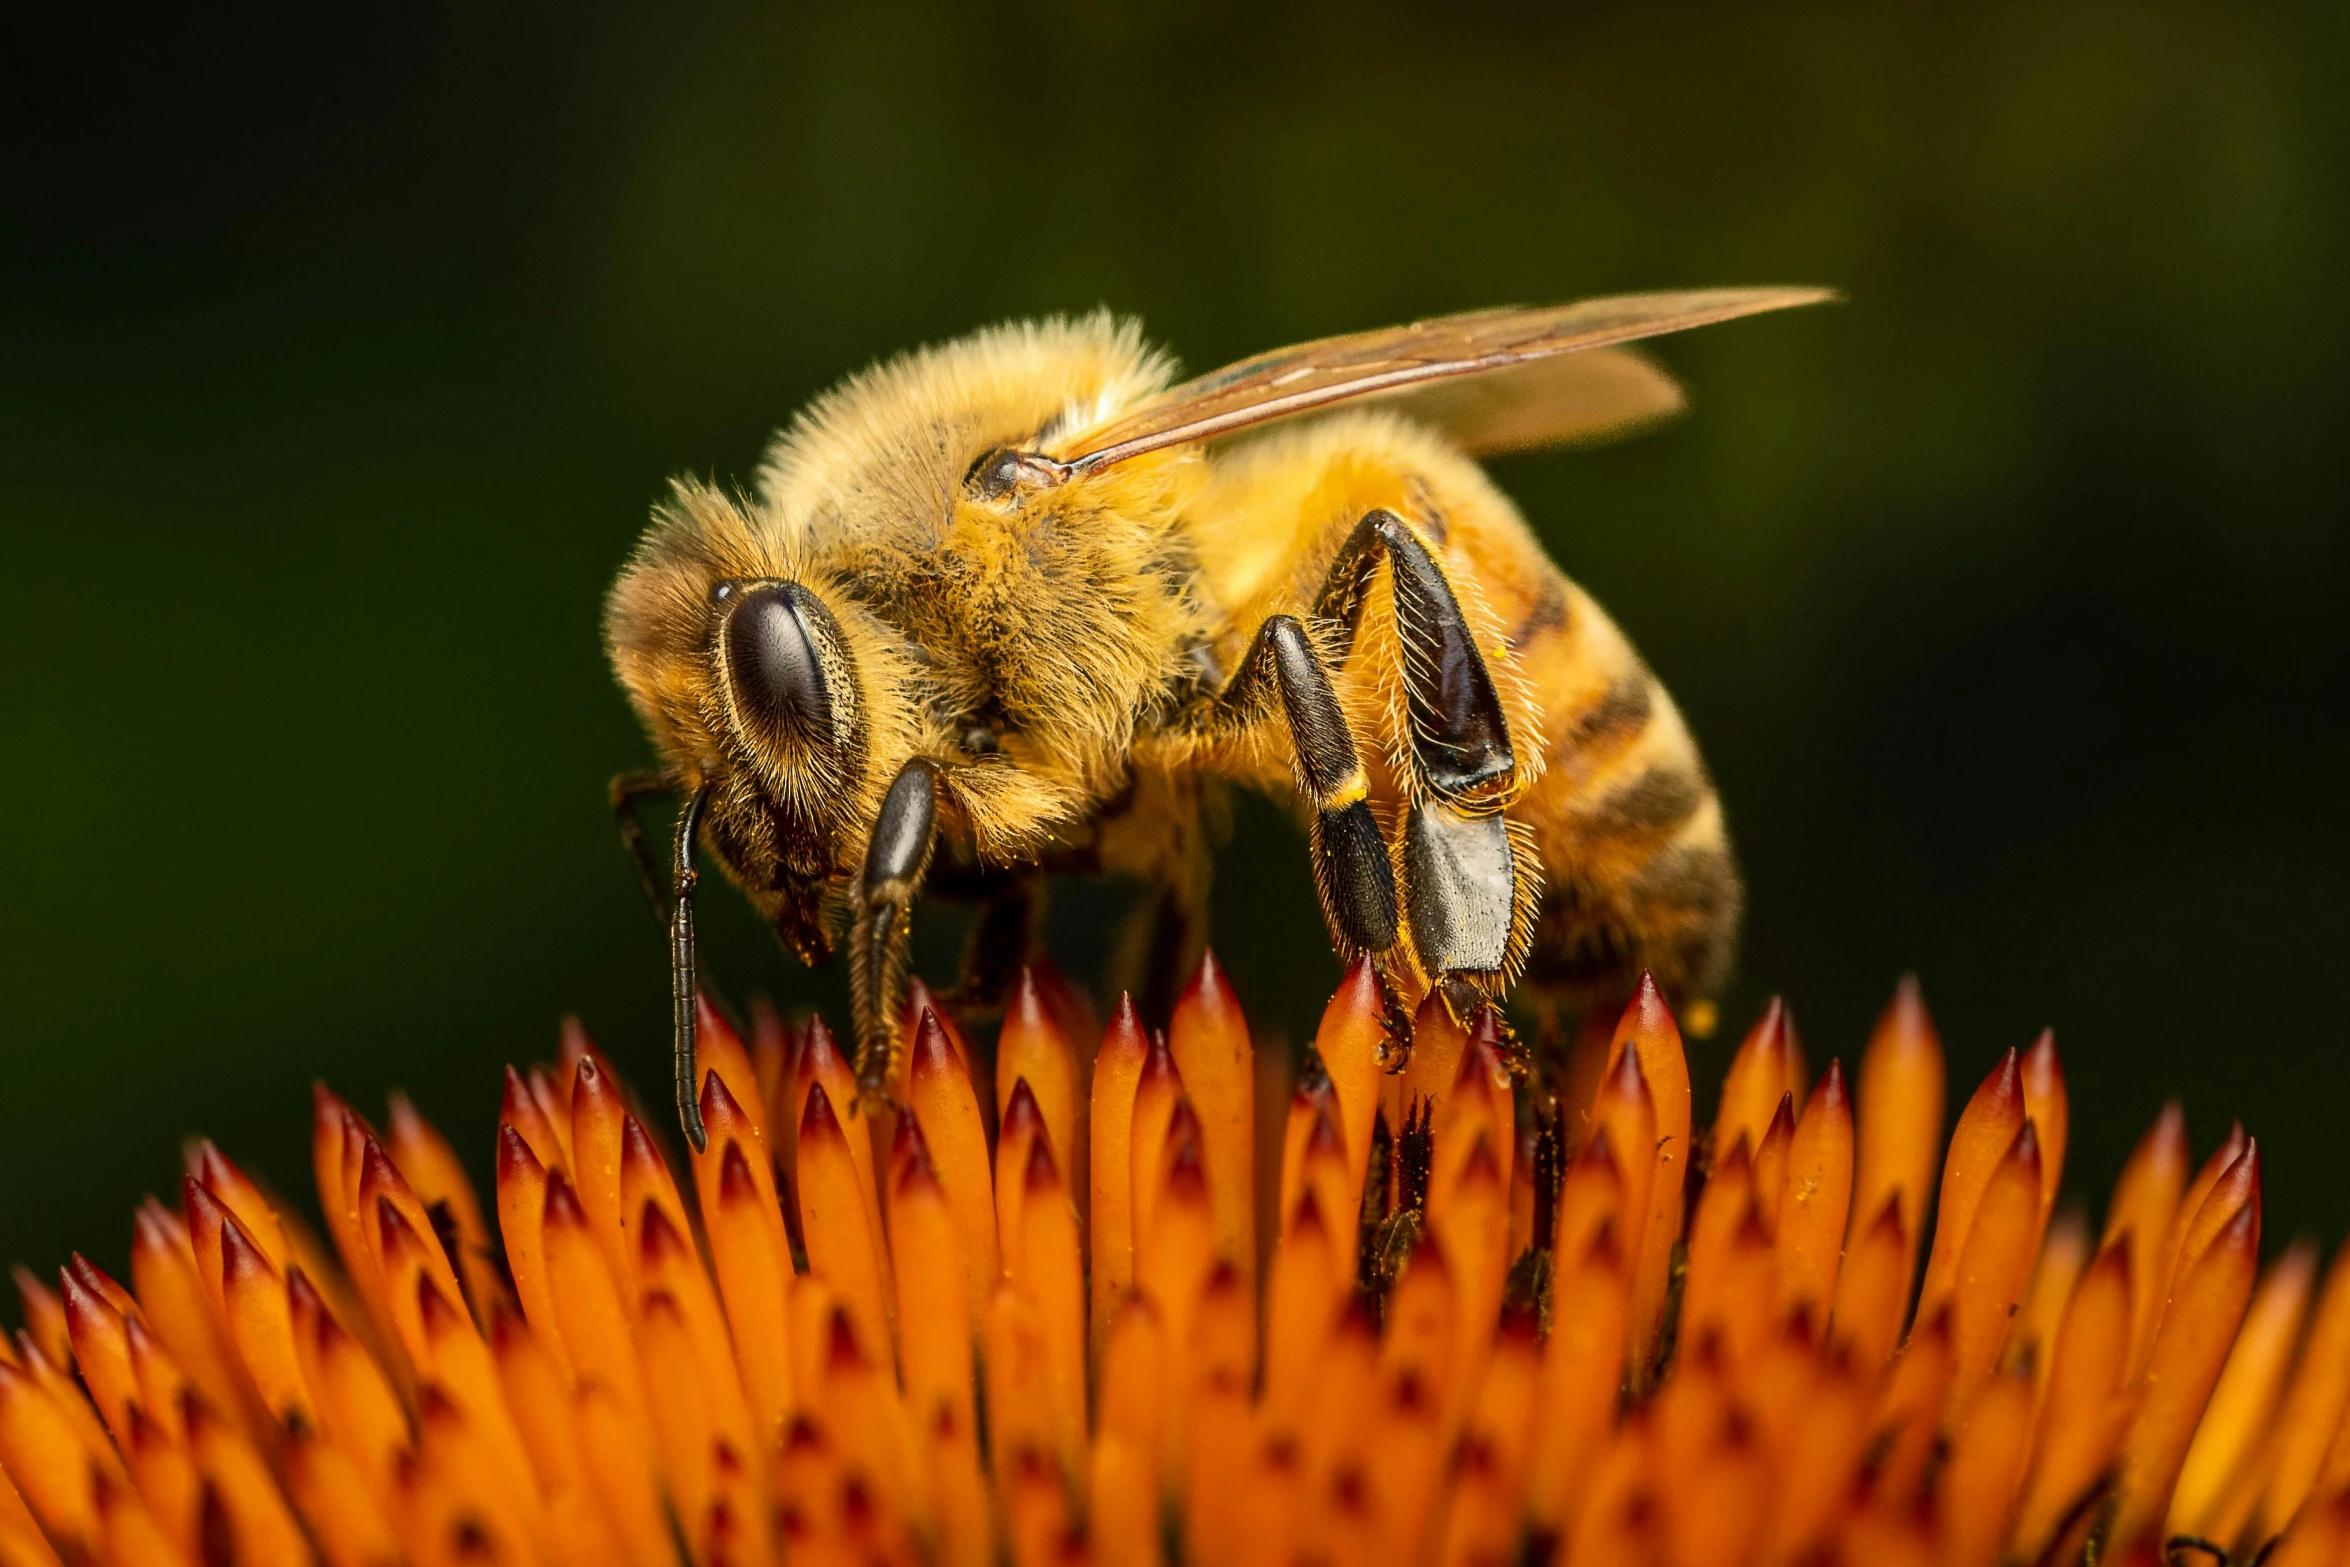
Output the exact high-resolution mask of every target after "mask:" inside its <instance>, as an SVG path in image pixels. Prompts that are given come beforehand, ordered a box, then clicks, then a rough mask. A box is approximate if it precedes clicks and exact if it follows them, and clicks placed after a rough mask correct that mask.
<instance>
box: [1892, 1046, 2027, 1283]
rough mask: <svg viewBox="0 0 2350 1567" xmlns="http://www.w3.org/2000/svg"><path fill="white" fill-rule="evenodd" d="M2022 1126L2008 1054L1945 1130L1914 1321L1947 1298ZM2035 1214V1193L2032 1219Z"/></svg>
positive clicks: (2020, 1095)
mask: <svg viewBox="0 0 2350 1567" xmlns="http://www.w3.org/2000/svg"><path fill="white" fill-rule="evenodd" d="M2023 1126H2024V1083H2023V1072H2022V1069H2021V1066H2020V1058H2019V1057H2018V1056H2017V1055H2016V1053H2015V1052H2014V1051H2012V1050H2010V1051H2009V1052H2008V1053H2007V1054H2006V1055H2004V1056H2002V1057H2000V1060H1999V1064H1998V1065H1997V1066H1995V1067H1993V1068H1992V1069H1991V1075H1990V1076H1988V1077H1986V1078H1984V1079H1983V1082H1982V1086H1981V1087H1979V1088H1977V1089H1976V1090H1975V1093H1974V1097H1973V1098H1971V1099H1969V1100H1968V1101H1967V1103H1966V1108H1965V1109H1963V1110H1961V1111H1960V1112H1959V1113H1958V1125H1957V1126H1955V1127H1953V1128H1952V1129H1951V1132H1950V1151H1949V1155H1948V1157H1947V1158H1946V1159H1944V1161H1943V1164H1942V1200H1941V1204H1940V1206H1939V1208H1938V1209H1937V1210H1936V1212H1935V1216H1934V1251H1933V1255H1932V1256H1930V1257H1928V1258H1927V1259H1926V1282H1925V1284H1924V1286H1923V1288H1922V1289H1920V1291H1919V1293H1918V1315H1919V1317H1921V1318H1923V1317H1925V1316H1927V1315H1929V1314H1931V1313H1932V1312H1933V1311H1934V1310H1935V1309H1936V1308H1938V1307H1939V1306H1940V1305H1941V1304H1942V1303H1943V1302H1944V1301H1946V1300H1948V1299H1949V1298H1950V1293H1951V1289H1952V1286H1953V1285H1955V1284H1956V1282H1957V1280H1958V1270H1959V1262H1960V1260H1961V1258H1962V1257H1963V1256H1964V1255H1965V1252H1966V1245H1967V1238H1968V1236H1969V1235H1970V1234H1971V1233H1972V1232H1973V1229H1974V1224H1975V1210H1976V1209H1977V1208H1978V1207H1980V1206H1981V1205H1982V1201H1983V1194H1984V1193H1985V1192H1987V1191H1988V1190H1990V1187H1991V1178H1992V1176H1993V1175H1994V1174H1995V1173H1996V1172H1997V1171H1998V1169H1999V1167H2000V1163H2001V1161H2002V1160H2004V1159H2005V1158H2006V1157H2007V1154H2008V1150H2009V1148H2011V1147H2012V1146H2013V1145H2014V1143H2015V1139H2016V1134H2017V1133H2018V1132H2020V1131H2022V1130H2023ZM2036 1146H2037V1144H2036V1142H2035V1147H2036ZM2034 1173H2035V1174H2037V1172H2036V1171H2035V1172H2034ZM2037 1210H2038V1193H2037V1192H2035V1193H2034V1211H2035V1214H2036V1213H2037Z"/></svg>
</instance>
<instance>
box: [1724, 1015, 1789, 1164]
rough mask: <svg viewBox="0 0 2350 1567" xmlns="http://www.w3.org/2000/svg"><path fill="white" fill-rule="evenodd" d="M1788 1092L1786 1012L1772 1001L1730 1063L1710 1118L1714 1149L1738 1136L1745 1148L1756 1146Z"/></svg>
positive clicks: (1734, 1143)
mask: <svg viewBox="0 0 2350 1567" xmlns="http://www.w3.org/2000/svg"><path fill="white" fill-rule="evenodd" d="M1789 1092H1790V1085H1789V1083H1788V1081H1787V1008H1786V1005H1785V1003H1783V1002H1782V1001H1781V1000H1780V999H1779V998H1778V997H1777V996H1773V997H1771V999H1770V1000H1769V1002H1768V1003H1766V1004H1765V1005H1764V1007H1763V1014H1762V1016H1761V1017H1759V1018H1757V1019H1755V1023H1754V1027H1752V1028H1750V1029H1748V1030H1747V1031H1746V1038H1745V1039H1744V1040H1742V1041H1740V1043H1739V1046H1738V1052H1737V1054H1735V1055H1733V1056H1732V1057H1731V1058H1730V1070H1729V1072H1728V1073H1727V1074H1726V1075H1725V1076H1724V1077H1723V1079H1722V1103H1721V1108H1720V1109H1719V1110H1717V1111H1716V1112H1715V1114H1714V1138H1713V1145H1714V1148H1715V1149H1716V1150H1717V1151H1719V1150H1723V1149H1729V1148H1735V1147H1736V1146H1738V1140H1739V1139H1740V1138H1741V1137H1743V1138H1744V1139H1746V1145H1747V1146H1748V1147H1749V1148H1759V1147H1761V1146H1762V1140H1763V1137H1764V1135H1765V1134H1766V1133H1767V1132H1768V1131H1769V1130H1770V1124H1771V1116H1772V1114H1773V1112H1774V1111H1776V1110H1777V1108H1778V1105H1779V1100H1780V1097H1781V1096H1782V1095H1785V1094H1787V1093H1789Z"/></svg>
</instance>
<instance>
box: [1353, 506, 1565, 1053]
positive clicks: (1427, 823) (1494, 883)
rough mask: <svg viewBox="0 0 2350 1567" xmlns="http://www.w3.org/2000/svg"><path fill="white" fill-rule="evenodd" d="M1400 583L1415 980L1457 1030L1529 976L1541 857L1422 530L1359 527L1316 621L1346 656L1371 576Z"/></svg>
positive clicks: (1492, 695) (1495, 704)
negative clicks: (1514, 808) (1513, 805)
mask: <svg viewBox="0 0 2350 1567" xmlns="http://www.w3.org/2000/svg"><path fill="white" fill-rule="evenodd" d="M1381 561H1385V562H1386V564H1387V566H1388V569H1389V574H1390V577H1391V579H1392V583H1393V598H1394V603H1395V632H1396V640H1397V645H1398V648H1399V652H1400V655H1401V656H1400V660H1399V662H1400V664H1401V670H1400V675H1401V680H1402V685H1403V694H1404V710H1405V718H1406V720H1407V723H1406V728H1407V733H1406V734H1405V735H1404V736H1403V737H1402V738H1403V741H1404V744H1403V745H1402V746H1400V747H1399V750H1400V751H1401V752H1402V753H1403V754H1402V755H1401V756H1400V757H1399V758H1398V760H1399V761H1401V762H1403V763H1405V764H1407V766H1406V770H1407V772H1408V774H1409V779H1410V784H1411V788H1410V796H1411V799H1410V804H1409V806H1408V808H1407V810H1406V814H1405V819H1404V823H1403V842H1402V845H1401V849H1400V853H1399V855H1398V859H1399V860H1400V862H1401V864H1402V867H1403V880H1404V906H1405V908H1406V909H1407V910H1408V917H1409V920H1410V925H1411V935H1412V946H1413V948H1414V951H1415V953H1416V955H1417V956H1418V958H1419V960H1420V966H1421V968H1422V969H1423V970H1424V971H1425V972H1426V973H1427V974H1428V976H1429V979H1430V982H1431V984H1433V985H1434V987H1435V988H1436V990H1437V992H1438V994H1440V995H1441V996H1442V997H1443V998H1444V1001H1445V1005H1446V1007H1447V1008H1448V1009H1449V1010H1450V1011H1451V1012H1452V1013H1453V1015H1454V1017H1455V1018H1456V1019H1458V1020H1460V1021H1462V1022H1463V1023H1466V1022H1467V1021H1468V1019H1469V1018H1470V1017H1471V1016H1472V1015H1473V1014H1474V1013H1475V1012H1476V1011H1477V1009H1478V1008H1480V1007H1482V1006H1485V1005H1487V1004H1489V1003H1495V1002H1498V1001H1499V999H1500V997H1501V996H1502V995H1503V994H1504V993H1505V992H1506V991H1507V990H1508V988H1509V983H1510V981H1511V980H1512V979H1513V978H1514V977H1515V976H1516V974H1517V972H1518V970H1519V969H1520V968H1521V967H1523V966H1524V962H1525V955H1526V950H1527V946H1528V943H1529V940H1530V937H1531V932H1532V926H1533V915H1534V908H1535V904H1536V903H1537V902H1538V900H1539V895H1540V890H1541V884H1540V879H1539V877H1540V873H1539V871H1538V870H1537V869H1536V864H1537V860H1536V856H1535V854H1534V852H1533V845H1532V843H1531V842H1530V841H1528V840H1526V839H1525V838H1524V836H1523V835H1522V833H1521V832H1520V831H1518V830H1517V829H1515V828H1513V826H1512V824H1511V823H1510V822H1509V821H1508V820H1507V818H1505V817H1504V815H1503V814H1502V812H1503V807H1504V806H1505V805H1506V804H1507V803H1508V802H1509V800H1510V799H1511V798H1512V797H1513V796H1514V794H1515V791H1516V787H1517V771H1518V769H1517V756H1516V753H1515V751H1514V750H1513V749H1512V747H1511V744H1510V730H1509V719H1508V717H1507V715H1506V714H1505V713H1504V712H1503V711H1502V705H1501V696H1500V693H1499V692H1498V691H1497V690H1496V689H1495V686H1494V682H1493V674H1492V671H1491V670H1489V669H1488V668H1487V667H1486V664H1485V656H1484V654H1483V653H1481V652H1480V651H1479V650H1478V647H1477V640H1476V636H1475V633H1474V632H1473V631H1472V630H1471V628H1470V625H1469V620H1468V616H1467V615H1465V614H1464V613H1463V612H1462V610H1461V605H1460V600H1459V598H1458V596H1457V595H1455V593H1454V592H1453V589H1452V584H1451V583H1450V582H1449V581H1448V580H1447V579H1446V577H1445V574H1444V568H1443V567H1442V566H1441V565H1439V564H1438V563H1437V561H1436V558H1435V557H1434V556H1433V555H1432V554H1430V553H1429V549H1428V546H1427V543H1426V541H1425V540H1424V539H1423V538H1422V536H1421V534H1420V531H1419V530H1418V529H1417V528H1415V527H1413V526H1412V525H1411V524H1410V523H1408V522H1406V521H1405V520H1404V519H1403V518H1401V517H1398V516H1397V515H1396V514H1395V513H1393V512H1391V511H1387V510H1384V509H1382V510H1375V511H1371V512H1367V513H1365V514H1364V516H1363V518H1362V520H1361V521H1360V522H1358V523H1356V524H1355V527H1354V530H1353V531H1352V532H1351V533H1349V534H1348V536H1347V538H1346V540H1345V542H1344V543H1342V544H1341V545H1340V546H1339V549H1338V554H1337V556H1336V557H1335V558H1334V559H1333V560H1332V562H1331V566H1330V573H1329V576H1328V577H1327V578H1326V579H1325V581H1324V583H1323V587H1322V592H1321V595H1320V596H1319V598H1318V599H1317V600H1316V602H1315V606H1314V608H1315V614H1316V615H1317V616H1319V617H1321V618H1323V619H1324V620H1326V621H1328V622H1330V623H1332V624H1333V625H1334V626H1335V628H1336V631H1335V635H1336V637H1337V640H1338V646H1339V662H1340V663H1341V664H1343V663H1344V661H1345V659H1346V657H1347V655H1348V654H1349V653H1351V652H1352V650H1353V646H1354V641H1355V635H1356V632H1357V630H1358V629H1359V628H1360V625H1361V620H1362V612H1363V604H1364V601H1365V599H1366V598H1367V596H1368V594H1369V590H1370V585H1371V579H1372V575H1373V573H1374V571H1375V570H1376V568H1377V567H1378V566H1379V564H1380V563H1381Z"/></svg>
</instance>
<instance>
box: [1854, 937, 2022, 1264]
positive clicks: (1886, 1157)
mask: <svg viewBox="0 0 2350 1567" xmlns="http://www.w3.org/2000/svg"><path fill="white" fill-rule="evenodd" d="M1856 1122H1857V1128H1858V1137H1859V1163H1858V1165H1857V1168H1856V1170H1855V1173H1854V1176H1853V1186H1852V1223H1853V1232H1852V1236H1851V1239H1850V1241H1849V1243H1848V1244H1849V1245H1851V1246H1854V1247H1857V1246H1858V1245H1859V1243H1860V1241H1861V1239H1862V1236H1863V1235H1864V1233H1865V1231H1864V1230H1863V1228H1862V1227H1863V1226H1873V1225H1874V1224H1875V1223H1876V1222H1877V1218H1878V1215H1879V1214H1880V1213H1882V1212H1883V1210H1884V1206H1885V1203H1886V1202H1887V1200H1889V1199H1891V1198H1894V1197H1896V1196H1898V1197H1899V1199H1900V1203H1901V1210H1900V1213H1901V1217H1900V1229H1901V1234H1902V1236H1903V1237H1904V1243H1905V1244H1906V1245H1907V1247H1908V1248H1909V1262H1908V1263H1907V1264H1906V1265H1905V1267H1904V1270H1903V1271H1904V1277H1903V1279H1902V1290H1903V1292H1904V1293H1907V1290H1908V1287H1909V1274H1910V1270H1912V1269H1914V1267H1915V1265H1916V1257H1917V1247H1918V1243H1919V1241H1920V1240H1921V1239H1922V1238H1923V1236H1924V1234H1925V1221H1926V1199H1927V1198H1928V1197H1929V1196H1931V1195H1932V1193H1933V1189H1934V1168H1935V1164H1936V1158H1935V1155H1936V1153H1937V1152H1938V1150H1939V1149H1940V1147H1941V1144H1942V1038H1941V1036H1940V1035H1939V1034H1937V1033H1936V1032H1935V1031H1934V1020H1933V1019H1932V1018H1931V1017H1929V1016H1927V1014H1926V1003H1925V1000H1924V998H1923V997H1922V996H1921V995H1920V994H1919V993H1918V983H1917V979H1916V978H1915V976H1912V975H1904V976H1902V980H1901V983H1900V985H1899V986H1898V987H1897V988H1896V989H1895V990H1894V992H1893V999H1892V1001H1890V1002H1889V1003H1887V1004H1886V1007H1885V1010H1884V1012H1883V1014H1882V1015H1881V1016H1879V1017H1878V1019H1877V1026H1876V1030H1875V1031H1874V1032H1873V1033H1871V1034H1870V1035H1869V1042H1868V1047H1867V1049H1866V1050H1864V1051H1863V1052H1862V1054H1861V1063H1860V1097H1859V1111H1858V1115H1857V1116H1856ZM2008 1135H2009V1136H2011V1137H2012V1136H2013V1135H2014V1133H2013V1131H2010V1132H2009V1134H2008ZM2005 1146H2006V1145H2005V1143H2004V1142H2003V1143H2002V1144H2001V1147H2002V1148H2004V1147H2005Z"/></svg>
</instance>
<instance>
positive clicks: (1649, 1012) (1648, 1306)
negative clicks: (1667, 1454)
mask: <svg viewBox="0 0 2350 1567" xmlns="http://www.w3.org/2000/svg"><path fill="white" fill-rule="evenodd" d="M1610 1050H1611V1052H1612V1054H1613V1055H1617V1056H1624V1055H1637V1056H1638V1057H1639V1060H1640V1075H1641V1078H1642V1079H1643V1081H1645V1082H1646V1084H1647V1085H1648V1092H1649V1096H1650V1099H1651V1101H1652V1102H1653V1103H1654V1105H1655V1107H1656V1145H1655V1150H1654V1168H1653V1170H1652V1172H1651V1174H1650V1176H1649V1180H1648V1227H1647V1231H1646V1233H1645V1234H1643V1235H1642V1236H1641V1237H1640V1244H1639V1250H1638V1252H1637V1255H1636V1260H1635V1261H1634V1263H1633V1268H1632V1315H1631V1319H1630V1322H1629V1323H1628V1330H1629V1332H1630V1335H1631V1353H1632V1367H1633V1382H1634V1385H1635V1386H1641V1385H1645V1379H1646V1378H1647V1376H1648V1374H1649V1364H1650V1361H1651V1360H1652V1359H1653V1358H1654V1356H1655V1353H1656V1344H1657V1340H1658V1336H1659V1335H1660V1334H1661V1333H1662V1331H1663V1328H1664V1307H1665V1291H1666V1288H1667V1286H1668V1284H1669V1282H1670V1280H1669V1273H1670V1270H1671V1267H1672V1261H1673V1246H1674V1243H1675V1242H1677V1241H1678V1240H1679V1239H1680V1237H1681V1219H1682V1198H1683V1193H1684V1185H1685V1183H1686V1181H1687V1179H1688V1174H1689V1148H1690V1144H1689V1133H1690V1125H1689V1114H1690V1105H1689V1061H1688V1058H1687V1057H1686V1056H1685V1055H1684V1054H1683V1053H1682V1049H1681V1031H1680V1029H1679V1028H1677V1027H1676V1026H1674V1023H1673V1015H1672V1013H1671V1012H1670V1011H1668V1010H1667V1009H1666V1007H1665V1000H1664V996H1663V995H1662V994H1661V993H1659V992H1658V990H1657V988H1656V981H1655V980H1654V979H1653V978H1652V977H1650V976H1649V975H1647V974H1645V973H1643V974H1642V975H1641V976H1640V988H1639V989H1638V990H1637V991H1636V992H1635V993H1634V994H1633V997H1632V1001H1631V1004H1630V1005H1629V1006H1627V1007H1626V1008H1625V1009H1624V1016H1623V1019H1622V1021H1620V1022H1618V1023H1617V1024H1616V1037H1615V1043H1614V1044H1613V1045H1612V1046H1611V1047H1610ZM1618 1146H1619V1147H1622V1146H1623V1145H1622V1144H1619V1145H1618ZM1633 1162H1635V1163H1637V1162H1638V1161H1637V1159H1636V1158H1635V1159H1634V1161H1633Z"/></svg>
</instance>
